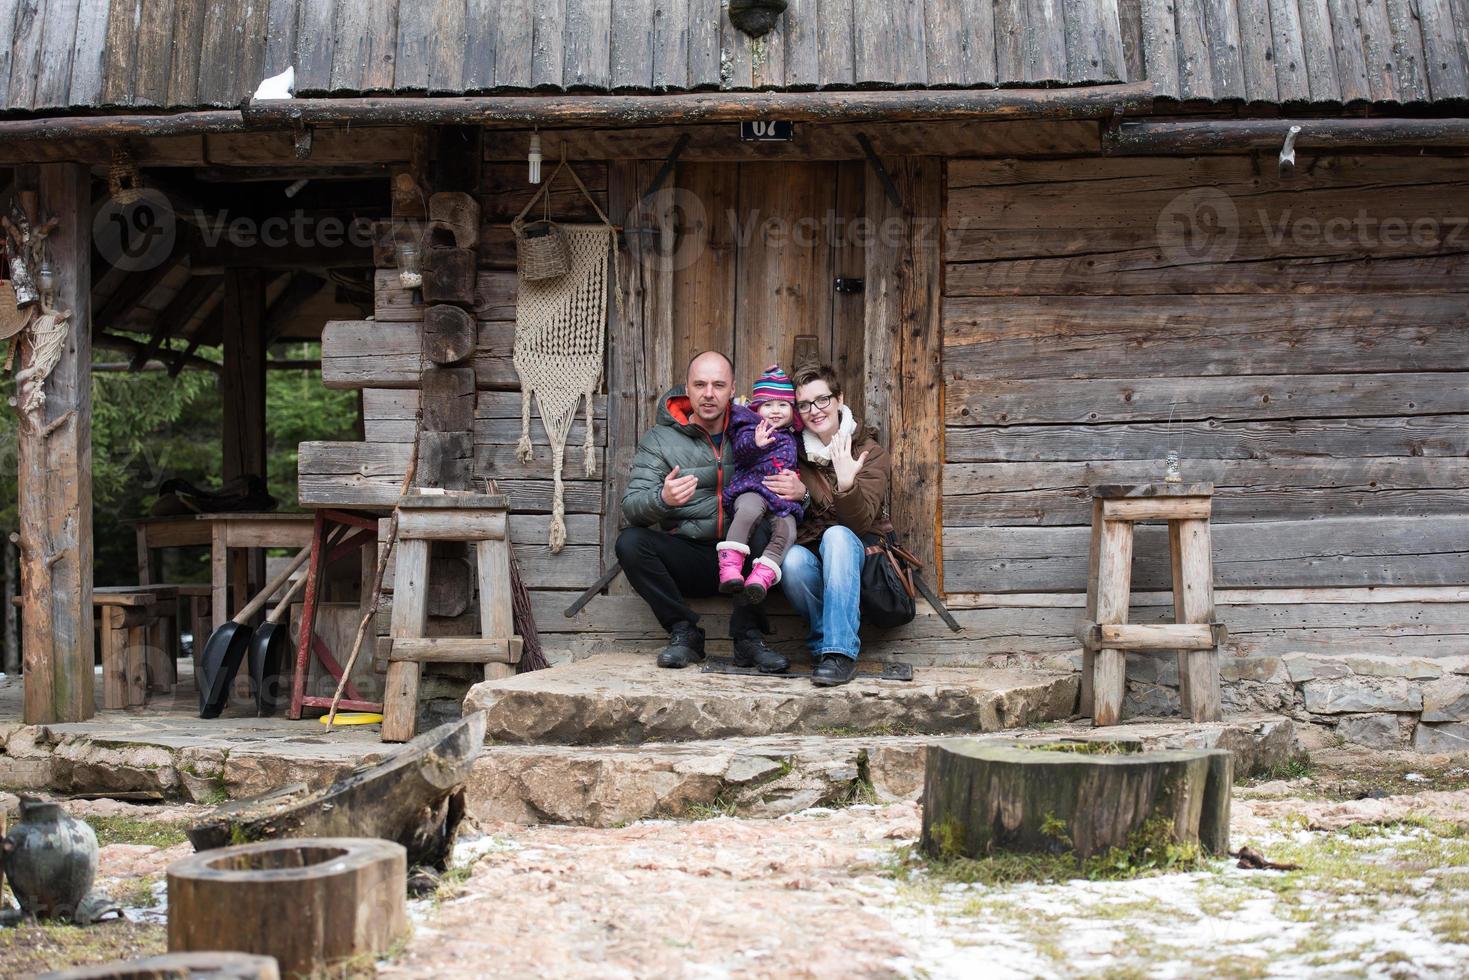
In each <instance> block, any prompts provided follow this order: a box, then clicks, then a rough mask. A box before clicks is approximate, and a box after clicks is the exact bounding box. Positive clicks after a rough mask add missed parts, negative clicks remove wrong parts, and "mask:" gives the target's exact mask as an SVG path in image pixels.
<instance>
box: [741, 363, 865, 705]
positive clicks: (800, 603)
mask: <svg viewBox="0 0 1469 980" xmlns="http://www.w3.org/2000/svg"><path fill="white" fill-rule="evenodd" d="M795 380H796V411H797V412H798V413H800V416H801V423H802V425H803V426H804V427H805V428H804V432H803V433H802V437H801V452H800V463H799V473H800V483H802V484H804V485H805V488H806V493H807V496H806V500H805V506H806V516H805V519H804V520H803V521H802V522H801V525H800V528H799V529H798V530H797V534H796V542H797V543H796V545H794V546H793V547H792V548H791V550H790V551H789V552H787V553H786V557H785V561H784V562H783V563H782V564H781V587H782V588H783V589H784V590H785V594H786V597H787V598H788V599H790V601H791V604H792V605H793V606H795V607H796V611H797V612H798V613H800V614H801V615H802V616H804V617H805V619H806V622H808V623H809V624H810V625H811V632H810V634H809V635H808V636H807V638H806V642H807V645H808V646H809V647H810V648H811V657H812V660H813V662H814V663H815V669H814V670H813V671H812V673H811V680H812V682H813V683H815V684H817V685H819V686H821V687H835V686H836V685H838V684H845V683H847V682H848V681H850V680H851V679H852V676H853V675H854V674H855V673H856V672H857V653H858V650H859V649H860V646H861V643H860V641H859V640H858V638H857V627H858V625H859V622H860V618H859V617H860V613H859V612H858V605H859V603H858V600H859V598H860V595H861V588H862V559H863V556H864V553H865V548H864V546H863V544H862V541H861V538H860V537H859V535H863V534H868V533H875V534H886V533H887V532H888V531H889V530H891V528H892V525H891V524H890V523H889V522H888V519H887V515H886V514H885V513H884V506H883V505H884V502H885V501H886V500H887V495H888V478H889V475H890V472H891V464H890V462H889V460H888V454H887V451H886V450H884V449H883V448H882V446H880V445H878V444H877V442H876V440H874V439H873V437H872V432H871V430H869V429H865V428H864V427H863V426H862V425H861V424H860V423H859V422H858V421H857V419H856V418H854V417H853V416H852V411H851V409H849V408H847V406H846V405H845V404H844V403H843V401H842V386H841V382H840V381H839V380H838V379H837V376H836V372H835V371H833V370H832V369H831V367H830V366H828V365H824V364H823V365H822V366H820V367H815V368H806V369H804V370H802V371H800V372H798V373H797V374H796V379H795ZM772 481H775V483H777V484H780V485H778V486H777V485H772ZM787 481H789V482H791V483H792V484H794V482H795V477H794V476H791V475H790V474H780V475H779V476H778V477H771V478H770V479H769V480H767V481H766V483H767V485H769V486H771V489H772V490H775V491H776V492H777V493H779V492H781V491H782V490H783V489H789V488H787V487H785V486H784V484H785V483H786V482H787Z"/></svg>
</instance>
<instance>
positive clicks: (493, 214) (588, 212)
mask: <svg viewBox="0 0 1469 980" xmlns="http://www.w3.org/2000/svg"><path fill="white" fill-rule="evenodd" d="M541 142H542V146H543V152H544V154H545V156H546V159H547V160H548V161H549V160H552V159H555V158H559V157H560V155H561V144H560V137H559V136H553V135H550V134H545V135H543V136H542V140H541ZM668 149H672V146H671V145H670V146H669V147H668V148H667V149H664V150H663V151H661V152H659V153H658V154H657V155H658V156H663V155H665V154H666V153H667V150H668ZM568 156H570V154H569V153H568ZM573 160H574V158H573ZM551 167H554V164H551V165H550V166H549V167H546V168H545V170H544V173H545V176H546V177H548V178H549V177H550V175H551V173H550V169H551ZM567 167H568V168H574V169H575V170H576V175H577V176H578V177H580V178H581V182H582V183H583V184H585V185H586V188H587V191H588V192H589V193H590V194H591V195H592V198H593V199H594V200H595V201H596V202H597V206H598V207H600V208H602V210H603V211H605V210H606V209H607V165H606V164H605V163H602V162H601V161H600V160H594V161H582V160H574V162H571V163H568V164H567ZM480 180H481V187H480V193H479V194H478V195H477V196H478V197H479V202H480V220H481V221H483V222H509V221H511V220H512V219H513V218H514V217H515V216H516V215H517V214H519V213H520V211H521V209H522V208H524V207H525V205H526V203H527V202H529V201H530V199H531V197H532V195H534V194H535V193H536V191H538V190H539V189H540V188H539V187H537V186H536V185H534V184H531V183H529V182H528V181H527V180H526V179H525V159H524V155H523V154H522V155H521V159H520V160H518V161H516V162H515V163H487V164H485V166H484V168H483V170H482V172H481V174H480ZM546 197H549V198H550V210H551V216H552V217H554V218H556V219H557V220H559V221H593V222H594V221H599V220H601V219H599V218H598V217H597V212H596V211H595V210H593V209H592V206H591V205H590V204H589V203H588V202H587V199H586V197H585V196H584V195H583V194H582V192H581V191H580V190H579V189H578V188H577V186H576V183H575V182H574V181H572V180H571V179H570V178H569V177H565V176H563V177H561V178H559V179H558V180H557V181H556V183H555V184H553V185H551V189H550V190H549V191H547V192H546ZM543 200H544V198H543ZM540 207H541V205H540V204H537V208H540Z"/></svg>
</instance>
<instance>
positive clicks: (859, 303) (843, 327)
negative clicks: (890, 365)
mask: <svg viewBox="0 0 1469 980" xmlns="http://www.w3.org/2000/svg"><path fill="white" fill-rule="evenodd" d="M866 206H867V164H866V163H865V162H863V161H861V160H849V161H847V162H844V163H840V164H837V171H836V195H835V203H834V205H833V211H834V213H835V214H836V215H837V216H838V217H839V218H842V219H844V220H845V221H846V222H847V224H846V228H848V229H852V228H854V227H856V222H857V221H859V220H860V219H861V218H862V217H863V215H864V210H865V208H866ZM834 239H835V240H834V241H833V242H832V248H831V274H832V277H833V278H835V277H837V276H841V277H843V278H848V279H861V278H862V277H863V276H865V275H866V274H867V246H866V238H865V236H862V235H856V234H851V233H848V234H844V235H838V236H834ZM866 312H867V308H866V303H865V302H864V300H863V298H862V297H861V296H854V295H852V294H850V293H838V294H836V295H834V296H833V297H832V303H831V343H830V345H829V348H828V349H829V350H830V352H831V363H832V366H833V367H835V368H836V371H837V374H838V376H840V377H842V378H844V379H848V380H846V382H845V384H846V399H845V400H846V403H847V407H848V408H850V409H851V410H852V413H853V414H854V415H856V416H857V417H858V418H862V417H863V412H864V410H865V406H864V403H863V389H864V388H865V387H866V385H865V383H859V382H861V381H862V379H864V378H865V377H866V373H867V358H866V356H865V354H864V352H863V351H864V346H863V345H864V343H865V342H866V332H867V331H866V320H865V318H866ZM793 366H794V365H793Z"/></svg>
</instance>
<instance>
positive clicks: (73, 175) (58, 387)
mask: <svg viewBox="0 0 1469 980" xmlns="http://www.w3.org/2000/svg"><path fill="white" fill-rule="evenodd" d="M36 176H37V181H36V186H37V190H38V192H39V193H38V200H39V202H40V204H39V206H40V209H41V211H42V212H43V214H44V215H45V216H46V217H55V218H57V219H59V222H58V224H57V226H56V228H55V229H54V230H53V231H52V232H51V234H50V237H49V238H48V239H47V244H48V247H49V249H50V252H51V259H52V263H53V265H54V267H55V269H56V287H55V290H56V305H57V306H58V307H59V308H60V309H63V310H67V311H70V313H71V325H70V335H69V339H68V341H67V343H66V345H65V347H64V348H63V349H62V352H61V359H60V361H58V362H57V364H56V366H55V368H54V369H53V370H52V372H51V375H50V377H49V378H48V380H47V381H46V387H45V391H46V404H45V406H44V407H43V408H42V410H41V415H40V418H39V420H38V422H39V424H38V425H36V426H30V425H25V424H22V425H21V427H20V440H19V442H20V446H19V448H20V454H19V464H20V472H19V479H18V490H19V524H20V551H21V594H22V597H23V602H24V612H25V615H24V626H23V629H24V640H23V649H24V659H25V675H24V677H25V692H24V700H25V707H24V717H25V723H26V724H28V725H48V724H55V723H58V722H70V721H82V720H84V719H87V718H90V717H91V716H92V715H93V714H94V712H95V703H94V700H93V686H94V677H93V671H92V662H93V640H92V384H91V364H92V337H91V288H90V283H91V274H92V273H91V262H92V252H91V208H90V197H91V195H90V192H91V177H90V175H89V174H88V173H87V169H86V168H85V167H82V166H78V165H76V164H48V165H45V166H42V167H39V168H37V175H36ZM29 360H30V353H29V345H28V346H27V350H26V354H25V356H24V358H23V361H22V367H28V366H29V363H28V362H29Z"/></svg>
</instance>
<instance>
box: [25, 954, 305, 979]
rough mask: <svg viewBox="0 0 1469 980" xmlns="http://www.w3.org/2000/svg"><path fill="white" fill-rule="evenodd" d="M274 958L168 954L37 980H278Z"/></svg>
mask: <svg viewBox="0 0 1469 980" xmlns="http://www.w3.org/2000/svg"><path fill="white" fill-rule="evenodd" d="M280 976H281V974H280V970H279V969H277V967H276V963H275V958H274V957H271V956H254V955H251V954H249V953H169V954H168V955H167V956H149V957H147V958H146V959H140V960H114V961H112V962H111V963H98V964H96V965H95V966H83V967H78V968H77V969H75V970H63V971H61V972H60V973H45V974H42V975H41V977H40V980H183V978H184V977H208V978H210V980H280Z"/></svg>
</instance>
